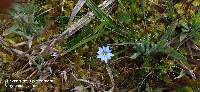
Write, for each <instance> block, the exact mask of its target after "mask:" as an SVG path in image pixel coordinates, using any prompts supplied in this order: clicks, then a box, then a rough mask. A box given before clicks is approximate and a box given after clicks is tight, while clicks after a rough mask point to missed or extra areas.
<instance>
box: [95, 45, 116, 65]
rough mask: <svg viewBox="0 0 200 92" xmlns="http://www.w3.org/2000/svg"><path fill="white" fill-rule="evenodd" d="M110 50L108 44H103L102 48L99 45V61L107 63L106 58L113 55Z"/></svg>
mask: <svg viewBox="0 0 200 92" xmlns="http://www.w3.org/2000/svg"><path fill="white" fill-rule="evenodd" d="M111 51H112V50H110V49H109V46H107V47H104V46H103V48H101V47H99V51H98V52H97V54H98V55H97V58H99V59H101V61H105V62H106V63H108V60H110V59H111V57H112V56H114V55H113V54H112V53H111Z"/></svg>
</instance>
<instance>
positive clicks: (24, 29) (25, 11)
mask: <svg viewBox="0 0 200 92" xmlns="http://www.w3.org/2000/svg"><path fill="white" fill-rule="evenodd" d="M36 10H37V7H35V6H34V4H31V3H30V4H16V5H15V7H14V8H13V9H12V10H11V11H10V14H11V16H13V23H12V26H11V27H10V28H9V30H8V32H5V34H6V35H8V34H10V33H12V34H16V35H18V36H21V37H24V38H26V39H30V38H31V37H32V36H33V34H34V33H36V32H37V31H39V30H40V29H41V28H42V26H41V25H39V23H38V22H37V21H35V13H36Z"/></svg>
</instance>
